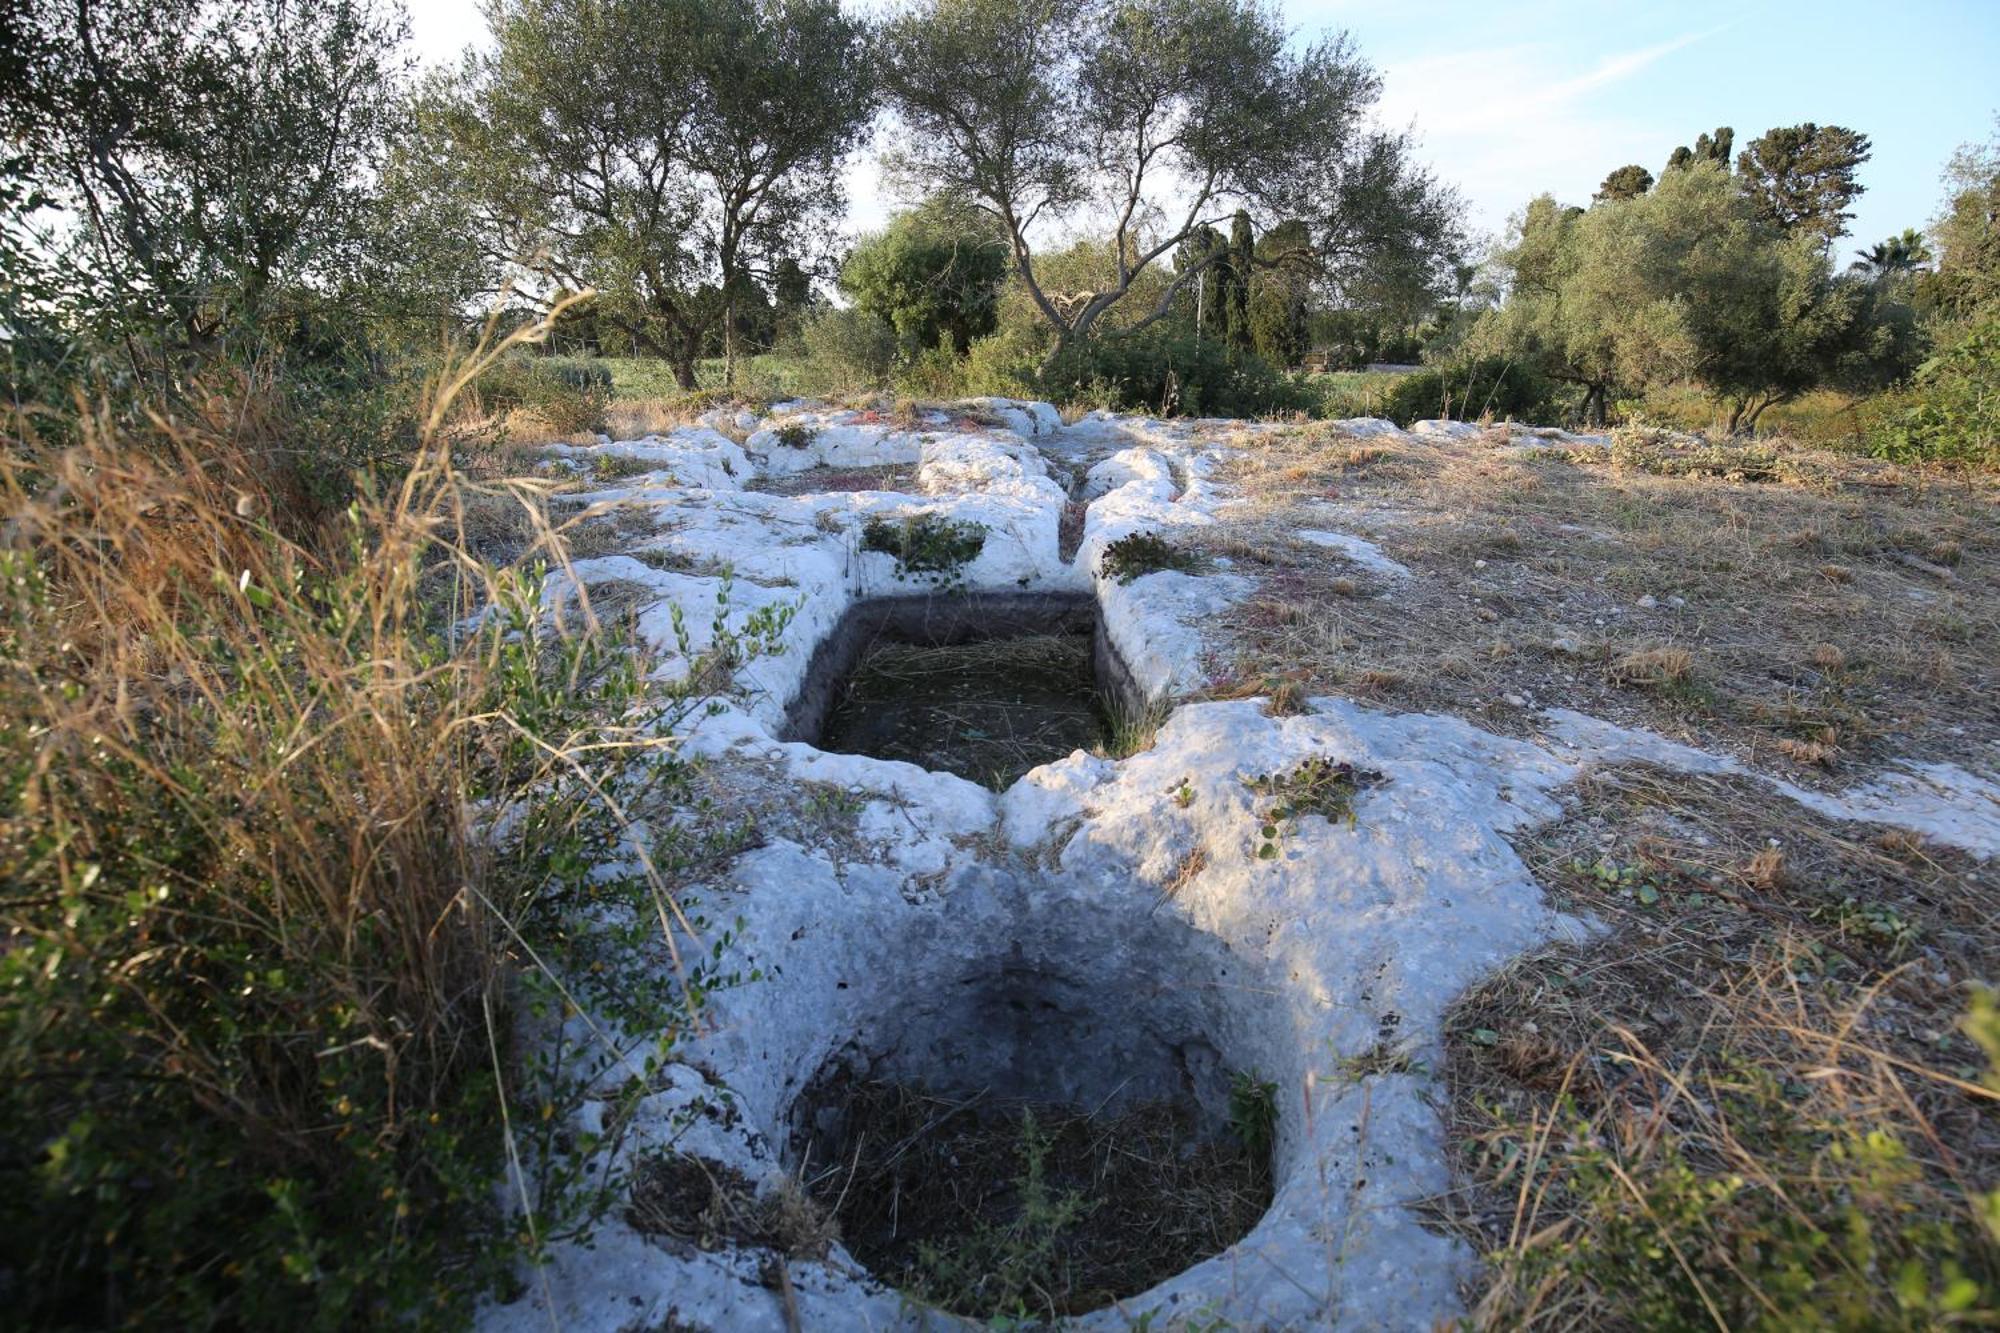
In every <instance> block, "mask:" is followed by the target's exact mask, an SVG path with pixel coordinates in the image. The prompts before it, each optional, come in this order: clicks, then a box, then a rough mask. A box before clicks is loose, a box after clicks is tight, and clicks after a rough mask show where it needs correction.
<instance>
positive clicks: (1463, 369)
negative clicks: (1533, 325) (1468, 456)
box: [1382, 357, 1562, 426]
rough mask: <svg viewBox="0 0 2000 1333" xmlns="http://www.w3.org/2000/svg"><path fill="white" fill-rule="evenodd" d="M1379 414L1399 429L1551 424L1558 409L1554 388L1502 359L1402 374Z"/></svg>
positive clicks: (1530, 371)
mask: <svg viewBox="0 0 2000 1333" xmlns="http://www.w3.org/2000/svg"><path fill="white" fill-rule="evenodd" d="M1382 415H1383V416H1385V417H1387V418H1389V419H1390V420H1391V421H1393V422H1395V423H1396V424H1397V425H1399V426H1408V425H1409V424H1410V423H1411V422H1414V421H1433V420H1439V419H1443V420H1450V421H1477V420H1479V419H1480V418H1481V417H1485V416H1491V417H1493V418H1495V419H1505V420H1513V421H1527V422H1533V423H1536V424H1539V425H1547V424H1552V423H1554V422H1555V421H1556V420H1557V419H1558V418H1559V417H1560V416H1561V415H1562V408H1561V407H1560V406H1559V404H1558V402H1557V386H1556V385H1555V384H1554V383H1552V382H1551V381H1550V380H1549V379H1548V378H1547V377H1545V376H1543V375H1541V374H1540V373H1538V372H1537V371H1535V370H1534V369H1533V368H1532V367H1530V366H1527V365H1525V364H1523V363H1521V362H1518V361H1512V360H1508V359H1506V358H1504V357H1484V358H1480V359H1477V360H1470V361H1462V362H1459V363H1457V364H1453V365H1443V366H1434V367H1431V368H1428V369H1425V370H1420V371H1415V372H1413V373H1411V374H1409V375H1406V376H1404V377H1403V379H1401V380H1400V381H1398V382H1397V384H1396V386H1395V387H1394V388H1393V389H1391V390H1390V392H1389V395H1388V397H1387V399H1386V400H1385V401H1384V403H1383V407H1382Z"/></svg>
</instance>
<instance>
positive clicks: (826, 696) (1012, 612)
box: [788, 593, 1130, 789]
mask: <svg viewBox="0 0 2000 1333" xmlns="http://www.w3.org/2000/svg"><path fill="white" fill-rule="evenodd" d="M1128 681H1129V677H1128V676H1127V675H1126V674H1125V673H1124V672H1123V669H1122V664H1118V663H1116V662H1115V654H1114V653H1112V652H1111V650H1110V647H1109V644H1108V642H1107V641H1106V640H1105V638H1104V636H1103V634H1102V632H1101V631H1100V630H1099V628H1098V625H1097V604H1096V601H1095V600H1094V599H1093V598H1091V597H1089V596H1087V595H1081V594H1076V595H1066V594H1046V593H965V594H956V595H953V594H939V595H933V596H920V597H891V598H880V599H877V600H874V601H870V602H863V603H860V604H858V605H857V606H856V607H854V608H853V609H852V610H851V611H850V612H849V613H848V615H847V616H846V617H845V618H844V619H843V620H842V622H841V624H840V625H839V626H837V627H836V628H835V630H834V632H833V633H832V634H831V635H829V636H828V639H827V640H826V642H824V643H823V644H822V645H821V646H820V649H819V651H818V652H817V653H816V654H815V656H814V660H813V665H812V668H811V670H810V671H809V673H808V679H807V682H806V686H805V689H804V690H803V691H802V692H801V695H800V698H799V699H798V700H797V701H796V702H795V703H794V705H793V707H792V711H791V719H790V726H789V728H788V739H793V740H804V741H808V742H810V743H812V744H814V745H817V746H818V747H819V748H821V749H823V750H830V751H835V752H838V753H843V754H863V755H868V756H870V757H872V758H877V759H899V760H904V761H907V762H909V763H913V764H918V765H920V766H922V767H924V768H928V769H933V770H937V771H941V772H947V773H956V774H958V775H959V776H961V777H965V778H970V779H972V780H973V781H975V782H982V783H985V784H987V785H988V786H991V787H993V788H995V789H1000V788H1005V787H1007V786H1009V785H1011V784H1012V783H1013V782H1014V781H1015V780H1016V779H1018V778H1019V777H1020V776H1021V775H1022V774H1023V773H1026V772H1027V771H1028V770H1029V769H1032V768H1035V767H1037V766H1039V765H1041V764H1046V763H1050V762H1053V761H1055V760H1058V759H1062V758H1064V757H1066V756H1067V755H1069V754H1070V753H1071V752H1073V751H1075V750H1094V749H1098V748H1101V747H1102V746H1103V745H1104V744H1105V743H1106V742H1107V741H1108V740H1110V738H1111V734H1112V731H1113V727H1114V719H1115V718H1116V717H1117V716H1119V715H1120V710H1121V709H1124V708H1126V707H1127V706H1129V705H1128V699H1127V695H1128V694H1129V693H1130V689H1129V684H1128Z"/></svg>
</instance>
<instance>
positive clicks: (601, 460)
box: [590, 454, 680, 486]
mask: <svg viewBox="0 0 2000 1333" xmlns="http://www.w3.org/2000/svg"><path fill="white" fill-rule="evenodd" d="M660 470H661V469H660V465H659V463H658V462H656V461H654V460H653V459H650V458H640V457H639V456H638V455H636V454H592V455H591V456H590V471H591V475H593V476H595V477H596V478H597V479H598V480H599V481H622V480H623V479H625V478H627V477H643V476H645V475H646V474H647V473H648V472H658V471H660ZM661 484H662V485H666V486H677V485H679V484H680V483H679V482H677V481H676V480H674V477H673V474H672V473H667V474H666V475H664V476H663V477H662V478H661Z"/></svg>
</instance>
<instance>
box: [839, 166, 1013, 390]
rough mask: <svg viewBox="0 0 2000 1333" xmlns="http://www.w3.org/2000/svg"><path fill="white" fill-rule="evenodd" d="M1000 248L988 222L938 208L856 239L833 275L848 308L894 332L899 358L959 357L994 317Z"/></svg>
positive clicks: (1003, 252) (1002, 265)
mask: <svg viewBox="0 0 2000 1333" xmlns="http://www.w3.org/2000/svg"><path fill="white" fill-rule="evenodd" d="M1007 259H1008V255H1007V243H1006V240H1005V239H1004V237H1002V236H1001V235H999V234H998V233H997V232H996V231H995V230H994V228H993V226H992V225H991V223H990V222H987V221H985V220H984V219H981V218H979V217H978V216H977V215H976V214H971V213H968V212H965V211H963V210H955V209H951V208H948V207H946V206H945V205H943V204H941V203H932V204H929V205H927V206H925V207H923V208H919V209H914V210H911V211H910V212H907V213H900V214H898V215H897V216H896V217H894V218H893V219H891V220H890V223H889V225H888V227H886V228H885V229H883V230H882V231H879V232H875V233H873V234H871V235H868V236H864V237H862V238H861V241H860V243H859V244H858V245H856V246H855V248H854V251H853V253H852V254H851V255H849V256H848V259H847V263H846V264H845V265H844V266H843V267H842V268H841V271H840V286H841V290H842V291H844V292H846V293H848V295H850V296H852V297H853V298H854V304H855V308H856V309H858V310H861V311H862V312H864V313H866V314H870V315H873V316H875V317H876V318H878V319H880V320H883V321H884V322H886V323H887V324H888V325H889V326H890V327H892V328H894V329H895V330H896V333H897V336H898V337H899V338H900V339H901V340H902V343H903V346H904V348H905V350H906V352H909V353H915V352H918V351H928V350H929V349H932V348H935V347H938V346H940V345H941V344H943V345H946V346H948V347H949V348H950V349H951V350H953V351H955V352H956V353H958V354H959V355H961V356H962V355H964V354H965V353H966V352H967V350H969V349H970V347H971V346H972V342H973V340H974V339H975V338H980V337H984V336H985V335H987V334H989V333H991V332H992V331H993V328H994V324H995V321H996V320H997V318H998V309H999V289H1000V280H1001V279H1002V278H1003V277H1004V276H1005V275H1006V272H1007Z"/></svg>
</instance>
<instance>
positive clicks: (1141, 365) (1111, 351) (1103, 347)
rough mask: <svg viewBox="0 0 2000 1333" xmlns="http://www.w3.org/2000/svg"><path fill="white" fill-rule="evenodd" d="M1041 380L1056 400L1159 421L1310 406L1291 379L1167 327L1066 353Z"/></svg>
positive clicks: (1210, 340) (1217, 343)
mask: <svg viewBox="0 0 2000 1333" xmlns="http://www.w3.org/2000/svg"><path fill="white" fill-rule="evenodd" d="M1041 380H1042V382H1041V387H1042V390H1043V392H1044V394H1045V395H1046V396H1048V397H1050V398H1052V399H1054V400H1055V401H1057V402H1069V401H1081V402H1085V403H1088V404H1090V405H1091V406H1093V407H1103V408H1120V409H1130V410H1133V411H1146V412H1153V413H1157V414H1159V415H1161V416H1216V417H1254V416H1266V415H1270V414H1272V413H1276V412H1289V411H1296V410H1299V409H1301V408H1303V407H1304V406H1306V403H1307V398H1306V395H1305V394H1304V393H1303V392H1302V391H1301V390H1300V388H1299V386H1298V384H1297V383H1296V382H1295V381H1294V380H1293V379H1292V377H1291V376H1289V375H1287V374H1285V373H1284V372H1283V371H1281V370H1279V369H1277V368H1276V367H1274V366H1272V365H1271V364H1270V363H1269V362H1268V361H1265V360H1264V359H1262V358H1261V357H1258V356H1256V355H1254V354H1252V353H1248V352H1243V351H1239V350H1236V349H1234V348H1231V347H1229V346H1228V345H1226V344H1225V343H1224V342H1223V341H1222V340H1221V339H1220V338H1216V337H1213V336H1210V337H1207V338H1198V337H1197V336H1196V335H1195V334H1194V333H1193V332H1192V331H1191V330H1189V329H1187V328H1185V327H1181V326H1177V325H1172V324H1168V323H1164V322H1163V323H1160V324H1156V325H1153V326H1152V327H1151V328H1147V329H1143V330H1141V331H1139V332H1137V333H1125V334H1116V335H1110V336H1105V337H1100V338H1094V339H1092V340H1090V341H1089V342H1087V343H1084V344H1083V345H1081V346H1078V347H1074V348H1071V349H1070V350H1069V351H1068V352H1066V353H1065V354H1064V355H1063V357H1062V358H1061V359H1059V360H1058V361H1057V362H1056V364H1055V365H1054V366H1052V367H1050V369H1049V371H1048V373H1047V374H1046V375H1044V376H1042V377H1041Z"/></svg>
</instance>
